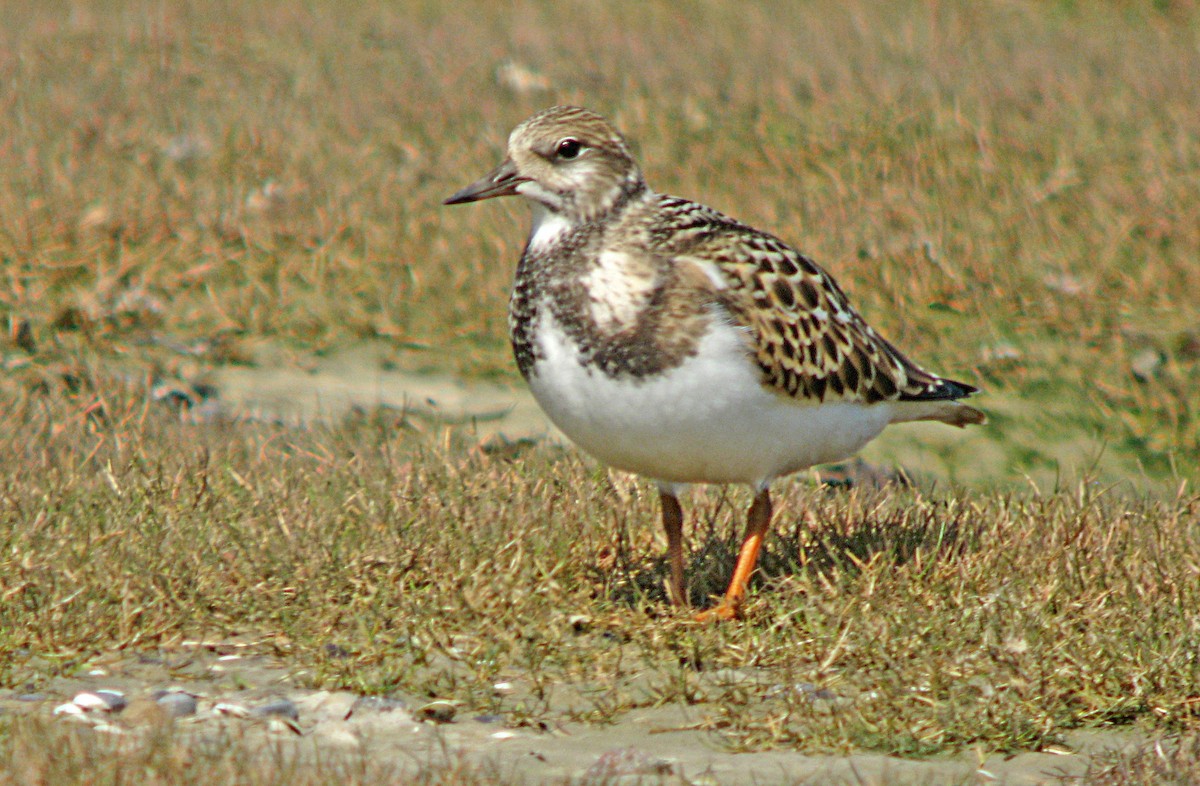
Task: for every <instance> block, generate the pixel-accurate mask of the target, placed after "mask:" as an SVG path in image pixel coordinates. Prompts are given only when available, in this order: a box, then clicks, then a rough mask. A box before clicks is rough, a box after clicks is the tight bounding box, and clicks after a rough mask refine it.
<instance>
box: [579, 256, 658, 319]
mask: <svg viewBox="0 0 1200 786" xmlns="http://www.w3.org/2000/svg"><path fill="white" fill-rule="evenodd" d="M581 283H582V284H583V286H584V288H585V289H586V290H587V293H588V297H589V299H590V304H589V305H590V309H591V315H592V319H594V320H595V321H596V325H597V326H598V327H599V328H600V329H601V330H603V331H608V332H616V331H618V330H622V329H624V328H627V327H632V326H633V325H634V323H636V322H637V318H638V315H639V314H640V313H641V312H642V309H643V308H644V307H645V306H646V304H647V302H649V300H650V295H651V294H652V293H653V291H654V271H653V270H652V269H651V268H650V267H649V266H648V265H646V264H645V263H640V264H639V262H638V260H636V259H634V258H633V257H631V256H629V255H628V254H625V253H623V252H620V251H603V252H601V253H600V256H599V258H598V260H597V263H596V265H595V266H594V267H593V268H591V269H590V270H589V271H588V272H587V274H586V275H585V276H584V277H583V278H582V279H581Z"/></svg>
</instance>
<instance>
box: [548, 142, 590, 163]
mask: <svg viewBox="0 0 1200 786" xmlns="http://www.w3.org/2000/svg"><path fill="white" fill-rule="evenodd" d="M582 150H583V145H582V144H580V142H579V140H578V139H575V138H574V137H567V138H566V139H561V140H559V143H558V146H557V147H555V148H554V154H555V155H556V156H558V157H559V158H561V159H563V160H564V161H570V160H571V159H572V158H578V157H579V153H580V152H581V151H582Z"/></svg>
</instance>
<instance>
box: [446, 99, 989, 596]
mask: <svg viewBox="0 0 1200 786" xmlns="http://www.w3.org/2000/svg"><path fill="white" fill-rule="evenodd" d="M514 194H519V195H521V196H523V197H525V198H526V199H527V200H528V201H529V204H530V206H531V207H532V208H533V228H532V230H531V232H530V235H529V241H528V244H527V245H526V247H525V252H524V254H522V255H521V261H520V263H519V264H518V265H517V273H516V281H515V283H514V285H513V291H512V298H511V300H510V303H509V317H508V324H509V331H510V334H511V338H512V346H513V351H514V353H515V354H516V360H517V367H518V368H519V369H520V371H521V374H522V376H524V377H525V379H526V381H527V382H528V383H529V386H530V388H531V389H532V390H533V395H534V397H535V398H536V399H537V401H538V403H539V404H540V405H541V407H542V408H543V409H544V410H545V411H546V414H547V415H549V417H550V419H551V420H552V421H553V422H554V424H555V425H557V426H558V427H559V428H560V429H561V430H562V431H563V433H564V434H566V435H567V436H568V437H569V438H570V439H571V440H573V441H574V442H575V443H576V444H577V445H579V446H580V447H581V448H583V449H584V450H585V451H587V452H588V453H590V454H592V455H593V456H595V457H596V458H598V459H599V460H600V461H602V462H604V463H605V464H608V465H610V466H613V467H617V468H619V469H622V470H626V471H629V472H634V473H637V474H639V475H643V476H645V477H647V478H651V479H653V480H654V481H655V482H656V483H657V485H658V489H659V495H660V498H661V502H662V519H663V525H664V527H665V528H666V532H667V544H668V559H669V562H670V570H671V576H670V583H669V585H668V593H669V596H670V599H671V601H672V603H674V604H676V605H683V604H685V603H686V597H687V596H686V592H685V588H684V572H683V512H682V509H681V507H680V505H679V493H680V491H681V490H682V489H683V488H684V487H685V486H686V485H687V484H689V483H746V484H749V485H750V486H751V487H753V489H754V492H755V496H754V502H753V504H752V505H751V506H750V510H749V513H748V515H747V524H746V534H745V537H744V539H743V540H742V546H741V551H740V553H739V555H738V560H737V564H736V567H735V568H734V571H733V577H732V579H731V580H730V582H729V588H728V590H727V591H726V593H725V596H724V599H723V600H722V601H721V602H720V603H719V605H717V606H716V607H715V608H714V609H712V610H711V611H710V612H708V613H707V615H709V616H715V617H719V618H726V619H727V618H731V617H735V616H737V614H738V610H739V607H740V604H741V603H742V600H743V598H744V597H745V594H746V586H747V582H748V581H749V579H750V575H751V573H752V572H753V571H754V566H755V563H756V562H757V559H758V553H759V550H760V548H761V546H762V541H763V537H764V535H765V534H766V532H767V529H768V527H769V525H770V522H771V497H770V492H769V486H770V483H771V481H772V480H773V479H774V478H777V477H780V476H782V475H787V474H790V473H793V472H796V471H798V470H802V469H805V468H808V467H811V466H813V465H815V464H823V463H826V462H831V461H839V460H842V459H845V458H847V457H849V456H851V455H852V454H854V453H855V452H857V451H858V450H859V449H860V448H862V447H863V446H864V445H866V444H867V443H868V442H870V441H871V440H872V439H874V438H875V437H876V436H877V435H878V434H879V433H880V432H881V431H883V429H884V427H886V426H888V425H889V424H892V423H903V422H907V421H914V420H937V421H941V422H943V423H949V424H950V425H953V426H966V425H968V424H972V423H983V422H985V420H986V418H985V416H984V414H983V413H982V412H980V411H979V410H978V409H975V408H974V407H971V406H968V405H966V404H963V403H960V402H959V401H957V399H961V398H964V397H966V396H969V395H971V394H972V393H974V392H976V391H975V388H974V387H972V386H971V385H968V384H966V383H963V382H955V381H953V380H949V379H944V378H942V377H939V376H937V375H935V374H932V373H930V372H928V371H926V370H925V369H923V368H921V367H920V366H918V365H916V364H915V363H913V362H912V361H911V360H909V359H908V358H906V357H905V356H904V355H902V354H901V353H900V351H899V350H898V349H896V347H894V346H893V345H892V344H891V343H889V342H888V341H887V340H886V339H884V338H883V337H882V336H880V335H879V334H878V333H876V332H875V330H874V329H873V328H871V327H870V326H869V325H868V324H867V323H866V322H865V321H864V320H863V318H862V317H861V316H859V314H858V312H856V311H855V310H854V309H853V308H852V307H851V306H850V303H849V302H848V300H847V298H846V295H845V293H843V292H842V290H841V288H840V287H839V286H838V285H837V284H836V283H835V282H834V280H833V277H832V276H830V275H829V274H828V273H827V272H825V271H824V270H823V269H821V268H820V267H819V266H818V265H817V264H816V263H815V262H813V261H812V260H811V259H809V258H808V257H807V256H805V255H804V254H802V253H800V252H799V251H797V250H796V249H794V248H792V247H791V246H789V245H788V244H787V243H784V242H783V241H782V240H780V239H778V238H776V237H775V236H773V235H770V234H768V233H766V232H762V231H760V230H757V229H754V228H753V227H750V226H747V225H745V224H742V223H740V222H738V221H735V220H734V219H732V218H729V217H728V216H725V215H723V214H721V213H719V212H717V211H716V210H713V209H712V208H709V207H705V206H704V205H700V204H697V203H695V202H690V201H688V200H686V199H680V198H678V197H672V196H664V195H662V194H658V193H655V192H654V191H651V190H650V189H649V188H648V187H647V186H646V182H645V180H644V179H643V178H642V172H641V170H640V169H639V168H638V165H637V162H636V161H634V159H633V156H632V155H631V154H630V152H629V148H628V146H627V145H626V143H625V139H624V138H623V137H622V136H621V134H620V133H619V132H618V131H617V130H616V129H614V128H613V126H612V125H611V124H610V123H609V122H608V121H607V120H605V119H604V118H603V117H601V116H600V115H598V114H595V113H594V112H590V111H588V110H586V109H581V108H579V107H572V106H556V107H552V108H550V109H547V110H545V111H543V112H541V113H539V114H536V115H534V116H533V117H531V118H529V119H528V120H526V121H525V122H524V123H522V124H521V125H519V126H517V128H516V129H515V130H514V131H513V132H512V134H511V136H509V138H508V155H507V157H506V158H505V159H504V161H503V162H502V163H501V164H500V165H499V166H498V167H496V168H495V169H494V170H492V172H491V173H489V174H487V175H485V176H484V177H483V178H482V179H480V180H478V181H476V182H474V183H472V184H471V185H469V186H467V187H466V188H464V189H462V190H461V191H459V192H458V193H456V194H454V195H453V196H452V197H450V198H449V199H447V200H446V201H445V204H447V205H456V204H460V203H464V202H476V201H478V200H481V199H490V198H491V197H499V196H511V195H514Z"/></svg>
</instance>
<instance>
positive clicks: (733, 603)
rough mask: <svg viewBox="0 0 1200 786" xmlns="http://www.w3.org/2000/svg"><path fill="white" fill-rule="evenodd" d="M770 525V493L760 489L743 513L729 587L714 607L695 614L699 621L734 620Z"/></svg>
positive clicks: (739, 609)
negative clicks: (743, 528) (743, 529)
mask: <svg viewBox="0 0 1200 786" xmlns="http://www.w3.org/2000/svg"><path fill="white" fill-rule="evenodd" d="M770 526H771V492H770V489H767V488H763V489H761V490H760V491H759V492H758V494H757V495H755V497H754V503H753V504H752V505H750V511H749V512H748V513H747V514H746V535H745V537H743V538H742V548H741V551H740V552H739V553H738V560H737V565H736V566H735V567H734V569H733V578H732V579H730V580H729V589H727V590H725V597H724V598H723V599H722V600H721V602H720V603H719V604H718V605H717V606H715V607H714V608H711V609H709V610H708V611H703V612H701V613H700V614H697V615H696V619H698V620H702V621H703V620H711V619H720V620H731V619H736V618H737V617H738V616H739V612H740V611H741V606H742V600H743V599H744V598H745V597H746V587H747V586H748V585H749V584H750V574H752V573H753V572H754V566H755V565H756V564H758V552H759V551H760V550H761V549H762V543H763V538H764V537H766V534H767V529H768V528H769V527H770Z"/></svg>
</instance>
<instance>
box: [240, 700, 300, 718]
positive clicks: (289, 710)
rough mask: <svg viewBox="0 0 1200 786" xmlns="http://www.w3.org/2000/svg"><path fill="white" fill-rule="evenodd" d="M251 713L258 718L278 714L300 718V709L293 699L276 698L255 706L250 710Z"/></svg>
mask: <svg viewBox="0 0 1200 786" xmlns="http://www.w3.org/2000/svg"><path fill="white" fill-rule="evenodd" d="M250 714H251V715H253V716H254V717H256V718H267V717H273V716H278V717H281V718H288V719H290V720H299V719H300V710H299V709H297V708H296V703H295V702H294V701H292V700H291V699H274V700H273V701H269V702H267V703H266V704H263V705H260V706H258V707H255V708H254V709H253V710H251V711H250Z"/></svg>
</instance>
